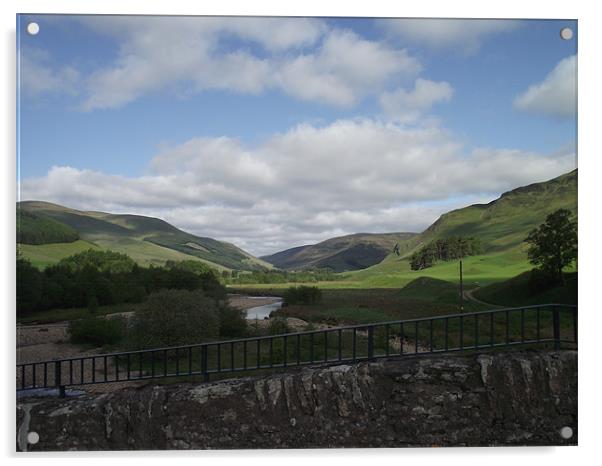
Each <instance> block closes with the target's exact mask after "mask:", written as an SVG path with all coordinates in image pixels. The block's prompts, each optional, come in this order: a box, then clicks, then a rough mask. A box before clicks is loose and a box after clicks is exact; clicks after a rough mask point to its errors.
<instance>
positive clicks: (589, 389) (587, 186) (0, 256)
mask: <svg viewBox="0 0 602 466" xmlns="http://www.w3.org/2000/svg"><path fill="white" fill-rule="evenodd" d="M593 5H595V2H592V1H579V0H572V1H562V2H561V1H556V0H554V1H545V2H526V1H524V0H505V1H503V2H502V1H499V2H496V3H493V2H486V1H472V0H454V1H449V0H448V1H446V0H437V1H435V0H420V1H413V2H403V3H402V2H393V1H390V0H389V1H386V0H369V1H357V0H347V1H330V2H326V1H325V0H305V1H297V2H286V1H268V0H253V1H246V2H245V1H242V0H240V1H230V0H221V1H219V2H203V1H192V0H190V1H188V0H164V1H155V2H151V1H148V0H147V1H140V0H102V1H101V0H88V1H85V2H82V1H81V0H79V1H77V0H53V1H52V2H49V1H44V0H21V1H15V0H3V1H2V2H0V9H1V10H0V11H1V12H2V15H1V16H0V18H1V19H0V21H1V24H2V38H3V47H2V53H3V60H2V63H1V65H2V66H1V68H0V69H2V70H3V71H2V72H1V75H2V77H1V79H2V87H1V90H2V93H3V95H2V99H1V100H0V101H1V102H3V106H4V108H3V111H2V112H1V113H0V115H1V116H0V118H1V119H2V125H1V128H2V139H1V141H3V143H4V153H3V157H2V163H3V166H2V171H1V173H2V177H3V179H2V183H1V185H2V188H1V189H2V194H3V196H2V203H1V205H2V213H3V218H4V225H5V226H4V227H3V228H0V231H1V234H2V241H1V242H0V244H1V248H0V263H1V264H2V268H1V271H0V274H1V275H0V284H1V285H0V286H1V287H2V288H1V290H0V293H1V296H2V297H3V298H4V299H3V301H4V306H2V307H1V308H0V309H1V311H0V312H2V313H3V316H4V322H3V323H4V326H3V327H2V328H3V330H4V339H3V344H4V345H5V346H4V347H5V349H6V351H5V352H4V355H5V357H4V360H3V362H4V365H3V368H4V370H3V372H2V374H3V376H5V377H4V378H3V379H2V384H0V386H1V387H2V398H1V399H2V402H3V404H4V406H3V408H4V409H2V410H1V411H0V412H1V413H3V416H2V418H3V419H2V422H1V423H0V426H1V429H2V430H1V435H0V438H1V439H2V442H3V449H2V452H3V453H4V455H3V456H7V457H9V458H8V460H9V461H11V462H12V461H14V460H15V454H14V453H13V452H14V448H15V442H14V438H15V423H14V389H13V388H12V387H13V382H12V380H14V378H13V375H14V372H13V371H14V360H15V358H14V356H15V351H14V347H15V346H14V342H15V337H14V330H13V329H14V311H13V310H14V252H15V246H14V245H15V222H14V206H15V204H14V202H15V160H14V158H15V156H14V154H15V77H14V76H15V75H14V72H15V14H16V13H17V12H20V13H27V12H29V13H74V14H76V13H88V14H93V13H96V14H172V15H173V14H197V15H285V16H304V15H307V16H404V17H492V18H563V19H565V18H566V19H578V20H579V151H580V153H579V246H580V251H581V254H580V259H579V269H580V279H579V282H580V283H579V285H580V286H579V288H580V293H579V304H580V314H581V315H580V335H579V339H580V354H579V358H580V374H579V387H580V389H579V406H580V409H579V416H580V418H579V443H580V446H579V447H576V448H503V449H500V448H496V449H488V448H472V449H464V448H452V449H430V450H429V449H405V450H404V449H402V450H305V451H298V450H288V451H273V450H271V451H242V452H241V451H239V452H190V453H187V452H178V453H174V452H158V453H129V454H128V453H111V452H102V453H100V452H99V453H90V454H81V453H78V454H67V453H62V454H36V455H29V456H28V457H27V458H25V459H24V460H23V461H25V463H26V464H28V463H29V462H31V461H32V460H34V459H36V460H40V461H43V462H44V464H47V463H48V462H51V463H55V462H57V463H58V462H60V463H64V462H66V461H67V462H71V461H77V462H78V464H80V463H81V462H82V460H84V458H85V460H84V461H85V462H86V464H90V465H92V464H94V465H96V464H103V465H105V464H106V462H107V461H114V460H115V459H117V458H122V457H127V458H128V461H144V462H145V463H149V464H164V463H165V461H169V459H170V458H173V457H177V459H176V461H178V462H185V463H190V462H192V461H194V462H198V461H199V460H201V461H210V462H211V463H218V462H219V463H222V462H228V463H229V462H232V463H234V462H236V463H241V462H244V463H245V465H246V464H250V465H255V464H257V465H259V464H261V465H262V466H264V465H266V464H270V465H271V464H282V462H286V463H287V465H288V466H293V465H297V464H299V465H300V464H303V465H304V466H305V465H306V464H307V463H308V462H312V463H314V462H316V461H318V462H320V463H322V462H324V463H326V462H327V461H328V462H332V461H337V462H339V461H341V462H343V461H344V462H345V463H346V464H350V465H356V464H358V465H359V464H364V463H365V462H366V461H369V460H370V459H371V458H372V457H373V456H376V457H377V458H376V459H377V461H382V462H386V463H390V462H393V461H394V462H396V463H398V464H399V463H403V462H408V461H409V462H411V463H412V464H420V465H421V466H423V465H424V464H437V465H442V464H445V465H446V466H447V465H454V464H462V465H463V466H468V465H471V464H478V465H482V464H483V462H484V461H486V462H487V464H488V466H489V465H497V464H500V465H503V466H508V463H510V462H512V463H514V462H517V461H518V462H519V464H522V463H526V462H527V461H529V462H531V463H532V462H538V461H540V462H542V463H545V464H546V465H548V464H550V465H555V464H562V465H563V466H566V465H567V464H590V463H594V462H595V459H594V458H595V457H596V456H597V457H598V458H600V457H602V454H601V453H600V451H596V446H597V444H598V443H600V440H599V439H598V436H599V433H600V432H601V430H602V429H601V427H600V424H601V422H602V416H601V412H600V404H601V403H600V398H601V394H600V393H601V392H602V383H601V381H602V378H601V376H600V370H601V364H600V362H599V359H598V357H597V356H598V352H599V351H600V350H599V348H600V347H599V343H600V341H601V340H602V338H601V336H600V332H602V319H601V317H600V316H601V315H602V309H600V305H599V303H600V299H599V297H597V296H595V294H594V293H595V290H597V289H598V288H599V284H598V281H599V279H600V278H599V277H600V273H599V270H600V268H599V267H597V265H598V264H600V263H601V257H600V256H601V254H600V251H601V250H602V247H601V246H600V241H599V240H598V237H599V236H600V232H601V229H600V225H599V223H602V222H598V221H597V220H598V218H600V213H599V212H600V208H599V204H600V200H599V197H600V196H599V194H600V190H599V188H598V186H599V184H600V182H601V180H600V175H601V172H600V170H599V168H600V162H599V160H600V157H602V151H601V147H600V143H599V139H600V117H599V115H598V112H596V111H597V110H598V111H599V109H600V108H601V105H600V96H599V92H598V91H597V87H598V86H600V83H602V75H601V72H600V58H599V55H600V54H599V44H601V43H602V37H600V36H601V33H600V31H601V30H602V27H601V25H600V19H599V18H600V17H599V16H598V15H597V14H596V13H597V12H596V10H595V8H594V6H593ZM596 298H598V299H596ZM400 421H401V420H400ZM20 456H21V458H23V455H20ZM16 457H19V455H17V456H16ZM20 464H23V463H22V462H20Z"/></svg>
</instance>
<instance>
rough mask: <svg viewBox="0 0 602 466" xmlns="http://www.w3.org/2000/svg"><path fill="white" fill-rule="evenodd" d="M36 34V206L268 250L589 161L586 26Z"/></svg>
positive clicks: (23, 129)
mask: <svg viewBox="0 0 602 466" xmlns="http://www.w3.org/2000/svg"><path fill="white" fill-rule="evenodd" d="M31 21H36V22H37V23H39V25H40V32H39V33H38V34H37V35H35V36H30V35H28V34H27V32H26V28H25V26H26V25H27V24H28V23H29V22H31ZM19 26H20V28H19V32H18V38H19V44H18V47H19V67H18V70H19V79H18V86H19V118H18V124H19V131H20V134H19V145H18V146H19V147H18V150H19V173H18V176H19V190H20V193H19V199H20V200H31V199H36V200H45V201H51V202H56V203H59V204H63V205H66V206H69V207H73V208H78V209H87V210H103V211H109V212H113V213H138V214H143V215H152V216H156V217H160V218H163V219H165V220H167V221H169V222H170V223H172V224H174V225H176V226H177V227H179V228H181V229H184V230H186V231H190V232H192V233H195V234H198V235H203V236H210V237H214V238H217V239H221V240H227V241H231V242H233V243H235V244H237V245H238V246H240V247H242V248H243V249H246V250H248V251H249V252H251V253H253V254H256V255H263V254H269V253H273V252H276V251H278V250H282V249H285V248H288V247H293V246H298V245H301V244H309V243H314V242H318V241H321V240H324V239H327V238H330V237H333V236H338V235H343V234H348V233H354V232H393V231H421V230H422V229H424V228H425V227H427V226H428V225H429V224H430V223H432V222H433V221H434V220H436V218H437V217H438V216H439V215H440V214H441V213H444V212H446V211H448V210H450V209H453V208H457V207H462V206H465V205H468V204H471V203H475V202H488V201H490V200H492V199H494V198H496V197H498V196H499V194H501V193H502V192H504V191H507V190H509V189H512V188H515V187H518V186H521V185H525V184H528V183H532V182H537V181H544V180H547V179H550V178H553V177H555V176H558V175H560V174H562V173H565V172H567V171H569V170H572V169H573V168H575V167H576V154H575V143H576V134H575V132H576V121H575V120H576V115H575V107H576V94H575V90H576V50H577V44H576V39H575V38H573V39H572V40H569V41H565V40H562V39H561V38H560V35H559V31H560V29H561V28H563V27H571V28H572V29H573V30H574V31H575V37H576V27H577V25H576V23H575V22H573V21H499V20H498V21H494V20H402V19H321V18H306V19H302V18H219V17H211V18H209V17H207V18H201V17H196V18H186V17H132V16H129V17H116V16H95V17H93V16H69V17H66V16H31V15H28V16H20V18H19Z"/></svg>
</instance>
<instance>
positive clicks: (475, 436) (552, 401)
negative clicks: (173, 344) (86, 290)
mask: <svg viewBox="0 0 602 466" xmlns="http://www.w3.org/2000/svg"><path fill="white" fill-rule="evenodd" d="M564 426H569V427H571V428H572V429H573V431H574V435H573V437H572V438H570V439H568V440H565V439H563V438H562V437H561V436H560V434H559V430H560V429H561V428H562V427H564ZM17 431H18V432H17V448H18V449H20V450H25V449H28V450H30V451H39V450H122V449H189V448H197V449H200V448H220V449H230V448H312V447H407V446H465V445H470V446H477V445H479V446H486V445H566V444H571V445H573V444H576V443H577V353H576V352H575V351H561V352H543V351H542V352H535V351H533V352H526V351H524V352H507V353H490V354H481V355H447V356H426V357H417V358H404V359H396V360H388V361H379V362H373V363H361V364H356V365H344V366H331V367H322V368H319V367H317V368H306V369H303V370H299V371H296V372H291V373H287V374H274V375H271V376H264V377H257V378H245V379H237V380H231V381H221V382H215V383H211V384H205V385H203V384H196V385H195V384H188V383H182V384H178V385H163V386H145V387H142V388H140V387H138V388H128V389H122V390H119V391H116V392H113V393H109V394H103V395H95V396H92V395H86V396H82V397H77V398H67V399H57V398H52V399H33V398H30V399H26V400H23V401H21V402H20V403H19V405H18V407H17ZM30 431H35V432H37V433H38V434H39V436H40V441H39V443H37V444H35V445H31V444H30V445H27V440H26V437H27V433H28V432H30Z"/></svg>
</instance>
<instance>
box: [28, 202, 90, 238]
mask: <svg viewBox="0 0 602 466" xmlns="http://www.w3.org/2000/svg"><path fill="white" fill-rule="evenodd" d="M78 239H79V234H78V232H77V230H75V229H74V228H72V227H70V226H69V225H65V224H64V223H61V222H57V221H56V220H53V219H51V218H45V217H41V216H39V215H36V214H34V213H33V212H28V211H26V210H21V209H20V210H19V211H18V212H17V243H23V244H51V243H73V242H74V241H77V240H78Z"/></svg>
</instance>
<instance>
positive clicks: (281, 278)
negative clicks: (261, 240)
mask: <svg viewBox="0 0 602 466" xmlns="http://www.w3.org/2000/svg"><path fill="white" fill-rule="evenodd" d="M222 278H223V279H224V280H225V282H226V283H228V284H232V285H244V284H252V283H263V284H269V283H315V282H323V281H332V280H337V279H340V277H338V276H337V275H336V273H335V272H333V271H332V270H330V269H314V270H306V271H296V272H289V271H286V270H265V271H258V270H254V271H252V272H241V271H238V270H233V271H232V272H231V273H228V272H224V273H223V274H222Z"/></svg>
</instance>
